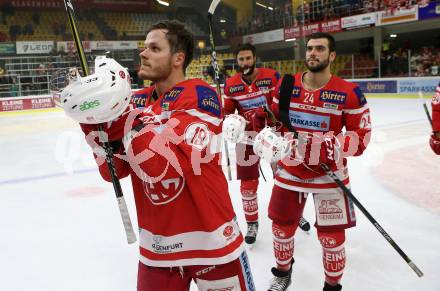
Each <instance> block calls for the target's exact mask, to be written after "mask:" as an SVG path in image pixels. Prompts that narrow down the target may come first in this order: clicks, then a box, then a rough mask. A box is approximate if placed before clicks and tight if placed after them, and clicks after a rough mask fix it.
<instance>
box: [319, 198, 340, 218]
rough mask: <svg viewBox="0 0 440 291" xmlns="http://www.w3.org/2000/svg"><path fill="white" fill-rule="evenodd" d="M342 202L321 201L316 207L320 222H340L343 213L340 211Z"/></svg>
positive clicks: (334, 200)
mask: <svg viewBox="0 0 440 291" xmlns="http://www.w3.org/2000/svg"><path fill="white" fill-rule="evenodd" d="M342 204H343V202H341V199H323V200H321V203H320V204H319V206H318V212H319V218H320V219H321V220H342V219H344V212H343V211H342V208H341V207H340V206H342Z"/></svg>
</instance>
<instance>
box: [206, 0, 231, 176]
mask: <svg viewBox="0 0 440 291" xmlns="http://www.w3.org/2000/svg"><path fill="white" fill-rule="evenodd" d="M219 3H220V0H213V1H212V2H211V5H210V6H209V9H208V26H209V42H210V43H211V64H212V68H213V69H214V81H215V84H216V85H217V94H218V96H219V98H220V100H223V98H222V90H221V88H220V76H219V73H220V69H219V67H218V63H217V53H216V51H215V43H214V33H213V31H212V15H213V14H214V11H215V9H216V8H217V6H218V4H219ZM222 105H223V102H222ZM224 144H225V156H226V171H227V173H228V180H229V181H231V180H232V174H231V160H230V159H229V148H228V143H227V142H226V141H224Z"/></svg>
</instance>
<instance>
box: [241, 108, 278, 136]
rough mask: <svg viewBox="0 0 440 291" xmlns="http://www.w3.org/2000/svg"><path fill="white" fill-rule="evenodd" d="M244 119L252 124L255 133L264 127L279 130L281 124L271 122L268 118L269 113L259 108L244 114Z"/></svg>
mask: <svg viewBox="0 0 440 291" xmlns="http://www.w3.org/2000/svg"><path fill="white" fill-rule="evenodd" d="M244 115H245V118H246V119H247V120H248V121H249V122H250V123H251V124H252V129H253V130H254V131H256V132H260V131H261V130H262V129H263V128H265V127H266V126H270V127H274V128H275V130H278V129H279V128H281V123H280V122H278V121H275V122H274V121H273V120H272V119H271V118H270V117H269V113H268V112H267V111H266V109H265V108H264V107H259V108H256V109H253V110H251V111H248V112H246V113H245V114H244Z"/></svg>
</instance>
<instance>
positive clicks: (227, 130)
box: [222, 114, 247, 143]
mask: <svg viewBox="0 0 440 291" xmlns="http://www.w3.org/2000/svg"><path fill="white" fill-rule="evenodd" d="M246 124H247V121H246V119H245V118H244V117H243V116H241V115H238V114H229V115H226V117H225V120H223V127H222V130H223V137H224V139H225V140H226V141H227V142H230V143H238V142H240V141H242V140H243V138H244V134H245V128H246Z"/></svg>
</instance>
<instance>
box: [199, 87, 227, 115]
mask: <svg viewBox="0 0 440 291" xmlns="http://www.w3.org/2000/svg"><path fill="white" fill-rule="evenodd" d="M196 91H197V99H198V105H199V108H200V109H203V110H205V111H208V112H211V113H212V114H214V115H215V116H220V115H221V108H220V102H219V100H218V97H217V93H216V92H215V91H214V90H212V89H211V88H208V87H206V86H196Z"/></svg>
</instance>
